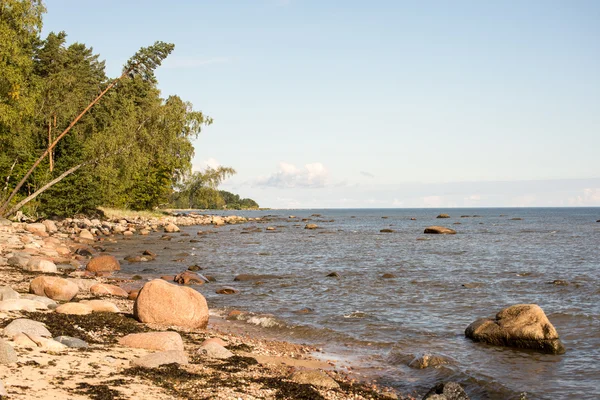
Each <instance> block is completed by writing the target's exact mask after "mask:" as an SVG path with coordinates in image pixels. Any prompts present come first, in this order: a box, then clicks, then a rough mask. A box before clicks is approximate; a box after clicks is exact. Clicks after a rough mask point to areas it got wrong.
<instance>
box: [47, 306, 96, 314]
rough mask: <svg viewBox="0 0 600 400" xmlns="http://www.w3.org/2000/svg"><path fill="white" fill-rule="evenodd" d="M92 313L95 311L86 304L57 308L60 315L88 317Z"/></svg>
mask: <svg viewBox="0 0 600 400" xmlns="http://www.w3.org/2000/svg"><path fill="white" fill-rule="evenodd" d="M92 311H94V309H93V308H92V307H90V306H88V305H87V304H84V303H65V304H61V305H60V306H58V307H56V312H57V313H59V314H70V315H88V314H91V313H92Z"/></svg>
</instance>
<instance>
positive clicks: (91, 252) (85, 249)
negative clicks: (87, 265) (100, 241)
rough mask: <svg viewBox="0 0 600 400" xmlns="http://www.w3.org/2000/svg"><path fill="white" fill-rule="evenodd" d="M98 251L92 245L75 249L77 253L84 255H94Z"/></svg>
mask: <svg viewBox="0 0 600 400" xmlns="http://www.w3.org/2000/svg"><path fill="white" fill-rule="evenodd" d="M95 252H96V251H95V250H94V249H92V248H91V247H87V246H81V247H79V248H77V250H75V254H78V255H80V256H83V257H92V256H93V255H94V253H95Z"/></svg>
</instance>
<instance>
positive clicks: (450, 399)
mask: <svg viewBox="0 0 600 400" xmlns="http://www.w3.org/2000/svg"><path fill="white" fill-rule="evenodd" d="M423 400H469V396H467V394H466V393H465V391H464V389H463V388H462V386H460V385H459V384H458V383H456V382H441V383H438V384H437V385H435V386H434V387H433V388H431V390H430V391H429V392H427V394H426V395H425V396H423Z"/></svg>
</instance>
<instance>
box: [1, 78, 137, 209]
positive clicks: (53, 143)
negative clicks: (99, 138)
mask: <svg viewBox="0 0 600 400" xmlns="http://www.w3.org/2000/svg"><path fill="white" fill-rule="evenodd" d="M129 72H130V71H129V70H127V71H125V72H123V74H122V75H121V76H120V77H118V78H117V79H115V80H114V81H113V82H112V83H111V84H110V85H108V86H107V87H106V89H104V90H103V91H102V92H101V93H100V94H99V95H98V97H96V98H95V99H94V101H92V102H91V103H90V104H88V106H87V107H86V108H85V109H84V110H83V111H82V112H81V113H80V114H79V115H78V116H77V117H76V118H75V119H74V120H73V121H72V122H71V123H70V124H69V126H68V127H67V129H65V130H64V131H63V132H62V133H61V134H60V135H58V137H57V138H56V139H54V141H53V142H52V143H51V144H50V145H49V146H48V148H47V149H46V151H45V152H44V154H42V155H41V156H40V158H38V159H37V161H36V162H35V163H34V164H33V165H32V166H31V168H30V169H29V171H27V173H26V174H25V176H24V177H23V179H21V181H20V182H19V183H18V184H17V186H15V188H14V189H13V191H12V192H11V194H10V196H8V199H6V200H5V201H4V203H3V204H2V206H1V207H0V216H2V215H4V212H5V211H6V209H7V208H8V206H9V204H10V201H11V200H12V198H13V197H15V195H16V194H17V192H18V191H19V189H21V187H22V186H23V184H24V183H25V182H26V181H27V179H28V178H29V177H30V176H31V174H32V173H33V171H34V170H35V169H36V168H37V166H38V165H40V163H41V162H42V161H43V160H44V158H46V156H47V155H48V154H49V153H50V152H51V151H52V149H53V148H54V146H56V144H57V143H58V142H59V141H60V140H61V139H62V138H63V137H64V136H65V135H66V134H67V133H68V132H69V131H70V130H71V128H73V126H74V125H75V124H76V123H77V122H78V121H79V120H80V119H81V117H83V116H84V115H85V113H87V112H88V111H89V109H90V108H92V107H93V106H94V105H95V104H96V103H97V102H98V101H99V100H100V99H101V98H102V96H104V95H105V94H106V92H108V91H109V90H110V89H112V88H113V87H114V86H115V85H116V84H117V83H118V82H119V81H120V80H121V79H123V78H124V77H125V76H126V75H127V74H128V73H129ZM13 209H14V208H13Z"/></svg>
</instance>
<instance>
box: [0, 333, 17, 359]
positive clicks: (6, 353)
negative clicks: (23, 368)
mask: <svg viewBox="0 0 600 400" xmlns="http://www.w3.org/2000/svg"><path fill="white" fill-rule="evenodd" d="M16 362H17V352H16V351H15V349H13V348H12V346H11V345H10V344H8V343H6V342H5V341H4V340H2V339H0V364H12V363H16Z"/></svg>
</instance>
